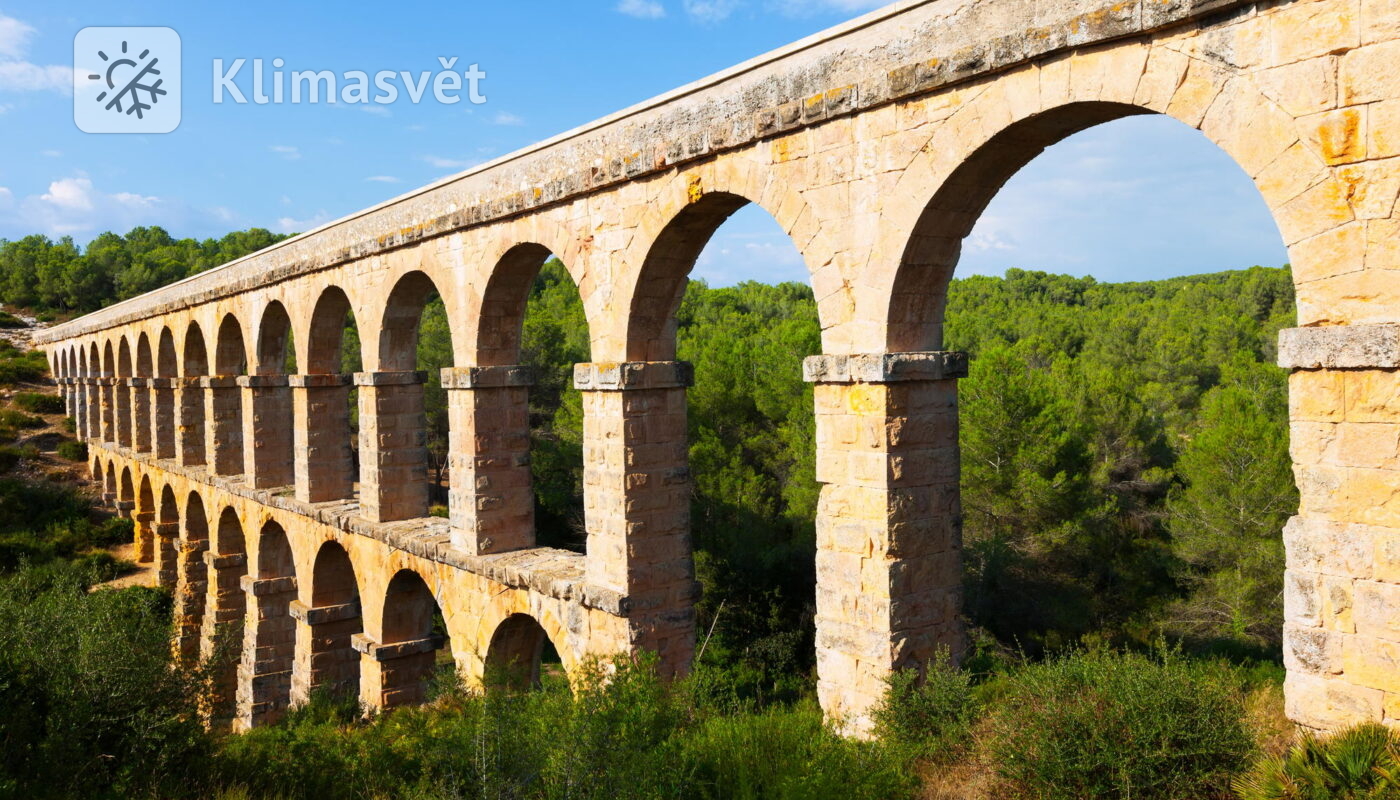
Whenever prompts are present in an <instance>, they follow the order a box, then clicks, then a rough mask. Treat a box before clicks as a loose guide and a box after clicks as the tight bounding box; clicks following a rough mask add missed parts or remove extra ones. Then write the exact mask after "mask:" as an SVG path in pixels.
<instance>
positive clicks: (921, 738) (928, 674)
mask: <svg viewBox="0 0 1400 800" xmlns="http://www.w3.org/2000/svg"><path fill="white" fill-rule="evenodd" d="M972 712H973V697H972V680H971V677H970V676H969V675H968V674H967V673H966V672H963V671H962V670H960V669H958V667H957V666H956V665H955V664H954V663H953V659H952V656H951V655H950V653H949V651H948V649H947V648H942V649H940V650H939V651H938V653H937V654H936V655H935V656H934V658H933V660H932V661H930V662H929V663H928V665H927V666H926V667H925V669H924V673H923V674H922V675H920V674H919V671H918V670H915V669H908V670H900V671H898V672H896V673H894V674H893V675H892V676H890V679H889V686H888V688H887V689H886V690H885V697H884V700H883V701H882V702H881V703H880V705H879V706H878V707H877V708H876V709H875V714H874V716H875V730H876V733H877V734H878V735H879V736H880V738H882V739H889V740H890V741H893V742H898V743H900V744H906V745H910V746H913V747H915V748H917V749H919V750H922V751H925V752H927V753H936V752H938V751H942V750H947V749H949V748H954V747H957V746H959V745H960V744H962V743H963V742H964V741H965V740H966V738H967V734H968V727H969V724H970V722H971V719H972Z"/></svg>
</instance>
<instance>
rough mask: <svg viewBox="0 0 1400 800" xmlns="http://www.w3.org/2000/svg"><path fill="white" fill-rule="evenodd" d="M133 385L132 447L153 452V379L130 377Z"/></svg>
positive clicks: (140, 450) (142, 451)
mask: <svg viewBox="0 0 1400 800" xmlns="http://www.w3.org/2000/svg"><path fill="white" fill-rule="evenodd" d="M127 382H128V383H129V384H130V386H131V449H132V450H135V451H136V452H138V453H149V452H151V379H150V378H128V379H127Z"/></svg>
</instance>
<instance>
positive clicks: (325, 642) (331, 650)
mask: <svg viewBox="0 0 1400 800" xmlns="http://www.w3.org/2000/svg"><path fill="white" fill-rule="evenodd" d="M298 618H299V620H300V621H301V622H302V624H301V625H298V626H297V663H296V668H295V672H294V674H293V676H292V695H293V698H294V699H293V702H296V703H304V702H306V701H307V700H308V699H310V698H311V696H312V695H314V694H318V693H325V694H328V695H331V696H334V697H342V698H347V697H358V696H359V691H360V656H359V653H357V652H355V649H354V643H353V639H354V637H355V635H356V634H359V633H361V632H363V631H364V621H363V618H362V617H361V612H360V587H359V584H358V583H356V581H355V568H354V566H353V565H352V564H351V563H350V556H349V554H348V553H346V552H345V548H343V547H341V546H340V545H339V544H336V543H335V542H326V543H325V544H323V545H321V549H320V551H318V552H317V553H316V561H315V564H314V565H313V566H312V570H311V605H310V606H309V607H308V608H307V609H305V610H304V611H303V612H301V613H300V614H299V616H298Z"/></svg>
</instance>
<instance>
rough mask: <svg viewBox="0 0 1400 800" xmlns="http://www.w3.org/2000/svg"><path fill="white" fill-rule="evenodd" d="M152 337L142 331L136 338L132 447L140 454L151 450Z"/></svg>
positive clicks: (131, 389) (132, 399)
mask: <svg viewBox="0 0 1400 800" xmlns="http://www.w3.org/2000/svg"><path fill="white" fill-rule="evenodd" d="M154 371H155V370H154V364H153V363H152V358H151V337H150V336H148V335H146V332H145V331H142V332H141V333H140V335H139V336H137V338H136V365H135V367H134V369H133V375H132V377H133V379H134V380H132V382H131V388H130V390H129V391H130V392H131V446H132V449H134V450H136V451H137V452H138V453H145V452H148V451H150V449H151V382H150V379H151V377H153V375H154Z"/></svg>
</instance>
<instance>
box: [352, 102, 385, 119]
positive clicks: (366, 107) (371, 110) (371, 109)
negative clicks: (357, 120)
mask: <svg viewBox="0 0 1400 800" xmlns="http://www.w3.org/2000/svg"><path fill="white" fill-rule="evenodd" d="M355 108H358V109H359V110H361V111H363V112H365V113H366V114H370V115H373V116H376V117H392V116H394V112H392V111H390V110H389V107H388V106H380V105H375V104H373V103H369V104H364V103H356V104H355Z"/></svg>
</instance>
